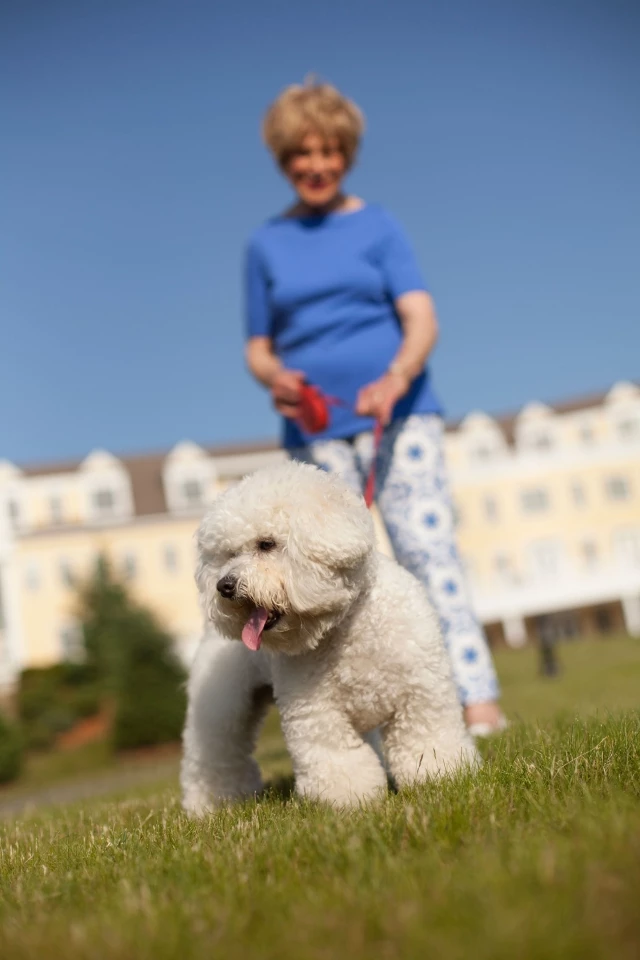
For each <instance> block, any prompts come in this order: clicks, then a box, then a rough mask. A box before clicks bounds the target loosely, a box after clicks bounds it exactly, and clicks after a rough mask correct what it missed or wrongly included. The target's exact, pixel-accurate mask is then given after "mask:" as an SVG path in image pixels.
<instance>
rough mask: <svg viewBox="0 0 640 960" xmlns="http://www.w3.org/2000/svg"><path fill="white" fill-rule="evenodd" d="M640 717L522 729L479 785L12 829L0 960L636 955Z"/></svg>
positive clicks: (160, 797) (146, 810) (639, 933)
mask: <svg viewBox="0 0 640 960" xmlns="http://www.w3.org/2000/svg"><path fill="white" fill-rule="evenodd" d="M639 800H640V721H639V719H638V715H637V714H631V713H629V714H628V715H626V716H620V717H618V718H615V719H614V718H609V719H598V718H594V719H591V720H587V721H574V722H571V723H560V724H556V725H550V726H548V727H547V728H546V729H538V728H536V727H535V726H525V725H516V726H515V727H514V728H512V729H511V730H510V731H509V732H508V733H507V735H506V736H505V737H503V738H501V739H499V740H496V741H495V742H493V743H491V744H490V745H489V746H488V750H487V761H486V764H485V766H484V768H483V770H482V771H481V772H480V774H479V775H477V776H476V777H471V776H464V777H459V778H458V779H456V780H454V781H450V782H447V783H444V784H441V785H438V784H430V785H428V786H424V787H422V788H420V789H415V790H409V791H406V792H403V793H402V794H399V795H390V796H389V797H388V799H387V800H386V801H384V802H382V803H380V804H379V805H377V806H374V807H371V808H369V809H366V810H360V811H356V812H352V813H339V812H335V811H332V810H330V809H326V808H323V807H321V806H316V805H313V804H309V803H302V802H300V801H298V800H297V799H295V798H291V797H290V796H288V793H287V789H286V788H281V789H280V790H279V791H274V792H272V794H271V795H270V796H268V797H266V798H264V799H262V800H260V801H256V802H251V803H247V804H245V805H242V806H238V807H235V808H233V809H231V810H224V811H221V812H219V813H217V814H215V815H213V816H211V817H210V818H208V819H206V820H205V821H203V822H196V823H194V822H191V821H189V820H187V819H186V818H185V817H184V816H183V814H182V813H181V811H180V809H179V806H178V802H177V797H176V793H175V790H173V789H169V790H165V791H163V792H159V793H156V794H152V795H151V796H146V797H143V796H142V797H136V796H131V797H128V798H124V799H122V800H120V801H119V802H110V803H105V802H99V803H98V802H94V803H92V804H89V805H85V806H79V807H75V808H67V809H66V810H64V811H63V812H57V813H55V814H53V815H47V816H42V817H40V818H38V819H35V820H31V821H27V822H25V821H22V822H21V821H16V822H15V823H13V824H9V825H6V826H5V827H4V830H3V834H4V835H3V836H2V838H1V843H0V851H1V852H0V858H1V859H0V876H1V878H2V881H1V883H2V886H1V899H0V956H2V957H3V958H25V960H27V958H34V960H35V958H38V960H40V958H41V957H43V956H45V957H49V956H64V957H65V958H69V960H93V958H100V960H103V958H104V960H111V958H113V960H116V958H117V960H128V958H132V960H133V958H147V957H149V958H154V960H164V958H167V960H169V958H175V957H177V956H180V957H181V958H196V960H199V958H202V960H204V958H207V960H208V958H211V957H214V958H215V957H224V958H229V960H235V958H238V960H240V958H247V960H253V958H255V960H258V958H260V960H271V958H273V960H300V958H309V960H328V958H332V957H337V956H345V955H346V956H349V957H350V958H351V960H365V958H367V960H368V958H370V957H381V958H390V960H391V958H396V957H407V958H413V957H415V958H422V957H436V958H438V960H457V958H464V957H468V956H472V957H474V960H500V958H503V957H504V958H509V960H511V958H512V957H514V956H517V957H518V958H522V960H534V958H536V960H537V958H540V960H542V958H544V960H555V958H558V960H560V958H563V960H567V958H574V957H575V958H580V960H585V958H586V960H590V958H609V957H616V958H624V960H626V958H629V960H630V958H632V957H637V956H638V951H639V950H640V911H639V910H638V903H640V804H639V803H638V801H639Z"/></svg>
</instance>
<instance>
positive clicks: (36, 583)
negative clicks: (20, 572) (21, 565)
mask: <svg viewBox="0 0 640 960" xmlns="http://www.w3.org/2000/svg"><path fill="white" fill-rule="evenodd" d="M24 579H25V586H26V588H27V590H32V591H35V590H39V589H40V584H41V582H42V578H41V576H40V567H39V566H38V564H37V563H35V562H34V561H31V563H29V564H28V565H27V569H26V571H25V578H24Z"/></svg>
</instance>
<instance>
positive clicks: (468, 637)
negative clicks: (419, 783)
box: [245, 83, 505, 735]
mask: <svg viewBox="0 0 640 960" xmlns="http://www.w3.org/2000/svg"><path fill="white" fill-rule="evenodd" d="M363 129H364V121H363V116H362V114H361V112H360V110H359V109H358V107H357V106H356V105H355V104H354V103H353V102H352V101H351V100H348V99H347V98H346V97H344V96H342V94H340V93H339V91H337V90H336V89H335V88H334V87H332V86H329V85H328V84H323V83H307V84H305V85H304V86H297V85H296V86H291V87H288V88H287V89H286V90H285V91H284V92H283V93H282V94H281V95H280V96H279V97H278V99H277V100H276V101H275V103H274V104H273V105H272V106H271V107H270V108H269V110H268V112H267V114H266V117H265V120H264V126H263V134H264V139H265V141H266V144H267V146H268V147H269V149H270V150H271V152H272V154H273V155H274V157H275V160H276V162H277V163H278V166H279V167H280V170H281V171H282V173H283V174H284V176H285V177H286V178H287V180H288V181H289V183H290V184H291V186H292V187H293V189H294V191H295V193H296V195H297V199H296V201H295V203H294V205H293V206H292V207H291V208H290V209H289V210H287V211H286V212H284V213H282V214H280V215H278V216H275V217H273V218H272V219H270V220H268V221H267V222H266V223H265V224H264V225H263V226H261V227H260V228H259V229H258V230H257V231H256V232H255V233H254V234H253V236H252V237H251V240H250V243H249V246H248V251H247V261H246V279H245V282H246V302H247V325H248V343H247V361H248V365H249V368H250V370H251V372H252V374H253V376H254V377H255V378H256V379H257V380H258V381H259V382H260V383H262V384H263V385H264V386H265V387H267V389H268V390H270V392H271V396H272V398H273V402H274V405H275V407H276V409H277V410H278V411H279V412H280V413H281V414H282V416H283V417H284V446H285V448H286V449H287V450H288V451H289V453H290V455H291V456H292V457H294V458H295V459H298V460H304V461H308V462H311V463H315V464H317V465H318V466H321V467H323V468H324V469H327V470H332V471H336V472H337V473H339V474H341V476H342V477H343V478H344V479H345V480H346V481H347V482H348V483H349V484H351V485H352V486H353V487H357V488H359V489H361V490H362V488H363V484H364V480H365V478H366V476H367V474H368V470H369V467H370V464H371V459H372V454H373V441H372V429H373V426H374V423H375V420H376V419H379V420H381V421H382V422H383V423H384V424H385V431H384V435H383V440H382V445H381V448H380V452H379V456H378V460H377V466H378V471H377V485H376V495H377V496H376V499H377V504H378V508H379V510H380V513H381V515H382V519H383V521H384V523H385V526H386V529H387V532H388V534H389V539H390V541H391V544H392V547H393V550H394V552H395V555H396V558H397V559H398V560H399V562H400V563H402V564H403V565H404V566H405V567H406V568H407V569H408V570H410V571H411V572H412V573H413V574H414V575H415V576H416V577H418V579H419V580H421V581H422V583H423V584H424V585H425V587H426V588H427V590H428V592H429V595H430V597H431V600H432V602H433V604H434V606H435V608H436V610H437V611H438V614H439V616H440V621H441V624H442V629H443V633H444V638H445V642H446V645H447V649H448V651H449V656H450V659H451V663H452V666H453V673H454V676H455V679H456V682H457V685H458V691H459V696H460V699H461V702H462V704H463V706H464V711H465V719H466V722H467V725H468V727H469V729H470V730H471V731H472V732H473V733H475V734H476V735H487V734H489V733H492V732H494V731H496V730H499V729H502V727H503V726H504V723H505V721H504V718H503V716H502V713H501V711H500V708H499V706H498V703H497V697H498V683H497V679H496V675H495V670H494V667H493V663H492V659H491V654H490V652H489V648H488V645H487V642H486V639H485V636H484V633H483V631H482V628H481V626H480V624H479V623H478V621H477V620H476V617H475V616H474V614H473V611H472V609H471V606H470V603H469V599H468V595H467V588H466V585H465V582H464V575H463V571H462V568H461V565H460V560H459V557H458V551H457V549H456V543H455V533H454V520H453V511H452V504H451V498H450V494H449V483H448V478H447V471H446V467H445V462H444V455H443V430H444V426H443V419H442V407H441V405H440V401H439V400H438V398H437V397H436V396H435V394H434V392H433V389H432V386H431V381H430V378H429V373H428V371H427V369H426V367H425V363H426V360H427V358H428V357H429V355H430V353H431V351H432V350H433V348H434V346H435V343H436V339H437V335H438V327H437V321H436V314H435V310H434V305H433V300H432V299H431V296H430V295H429V293H428V292H427V288H426V286H425V283H424V280H423V278H422V275H421V272H420V269H419V267H418V265H417V262H416V258H415V255H414V253H413V250H412V248H411V245H410V244H409V242H408V240H407V238H406V236H405V234H404V232H403V230H402V228H401V227H400V226H399V224H398V223H397V222H396V220H395V219H394V218H393V217H392V216H391V214H389V213H388V212H387V211H386V210H385V209H384V208H383V207H381V206H379V205H378V204H374V203H366V202H365V201H364V200H361V199H360V198H359V197H355V196H353V195H351V194H348V193H346V192H345V190H344V179H345V176H346V174H347V173H348V171H349V169H350V168H351V166H352V164H353V162H354V160H355V157H356V153H357V150H358V146H359V143H360V138H361V136H362V132H363ZM304 379H307V380H308V381H309V382H310V383H312V384H314V385H316V386H318V387H319V388H321V389H322V390H323V391H324V392H325V393H327V394H330V395H333V396H337V397H339V398H340V399H341V400H342V401H345V405H344V406H342V405H340V406H335V407H333V408H332V415H331V423H330V425H329V427H328V429H327V430H326V431H325V432H324V433H322V434H320V435H314V436H309V435H306V434H305V433H304V432H303V430H302V429H301V428H300V426H299V425H298V423H297V422H296V418H297V416H298V413H299V407H298V404H299V396H300V386H301V384H302V382H303V380H304Z"/></svg>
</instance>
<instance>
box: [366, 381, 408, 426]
mask: <svg viewBox="0 0 640 960" xmlns="http://www.w3.org/2000/svg"><path fill="white" fill-rule="evenodd" d="M410 386H411V382H410V381H409V379H408V378H407V377H405V376H404V375H403V374H402V373H390V372H387V373H385V374H384V376H382V377H380V379H379V380H374V382H373V383H368V384H367V385H366V387H363V388H362V390H361V391H360V393H359V394H358V399H357V401H356V413H357V414H359V415H360V416H361V417H373V418H374V419H375V420H379V421H380V422H381V423H382V424H383V425H384V426H386V425H387V424H388V423H389V421H390V420H391V414H392V413H393V408H394V407H395V405H396V403H397V402H398V400H401V399H402V397H404V395H405V394H406V393H407V392H408V390H409V387H410Z"/></svg>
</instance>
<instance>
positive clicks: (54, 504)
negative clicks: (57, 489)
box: [49, 496, 64, 524]
mask: <svg viewBox="0 0 640 960" xmlns="http://www.w3.org/2000/svg"><path fill="white" fill-rule="evenodd" d="M49 514H50V516H51V523H53V524H59V523H62V522H63V521H64V510H63V508H62V499H61V498H60V497H57V496H56V497H51V498H50V499H49Z"/></svg>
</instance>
